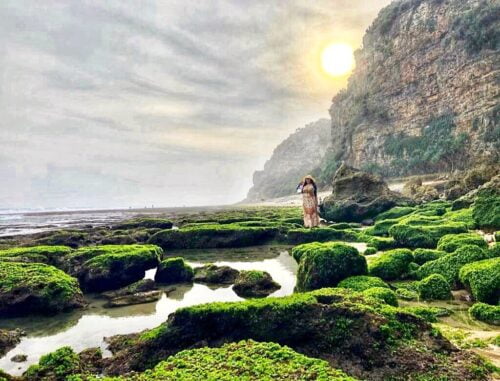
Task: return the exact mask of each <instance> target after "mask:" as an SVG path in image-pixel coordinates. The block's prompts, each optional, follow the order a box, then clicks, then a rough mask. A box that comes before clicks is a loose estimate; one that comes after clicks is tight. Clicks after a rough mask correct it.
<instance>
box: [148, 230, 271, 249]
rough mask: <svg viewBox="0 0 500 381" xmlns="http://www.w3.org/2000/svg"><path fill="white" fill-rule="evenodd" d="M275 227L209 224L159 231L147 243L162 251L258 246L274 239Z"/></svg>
mask: <svg viewBox="0 0 500 381" xmlns="http://www.w3.org/2000/svg"><path fill="white" fill-rule="evenodd" d="M278 232H279V231H278V229H277V228H276V227H248V226H239V225H237V224H225V225H218V224H211V225H200V226H191V227H187V228H181V229H175V230H161V231H159V232H158V233H156V234H153V235H152V236H151V238H149V240H148V243H150V244H154V245H158V246H160V247H162V248H163V249H204V248H217V247H243V246H253V245H260V244H264V243H266V242H269V241H270V240H272V239H274V238H275V237H276V235H277V234H278Z"/></svg>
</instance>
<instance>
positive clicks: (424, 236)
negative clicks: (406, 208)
mask: <svg viewBox="0 0 500 381" xmlns="http://www.w3.org/2000/svg"><path fill="white" fill-rule="evenodd" d="M466 231H467V227H466V226H465V225H464V224H462V223H459V222H454V223H452V222H448V223H446V224H439V225H411V224H408V223H399V224H396V225H393V226H392V227H391V228H390V229H389V235H390V236H391V237H393V238H394V240H395V241H396V242H397V243H398V244H399V245H401V246H403V247H409V248H417V247H422V248H435V247H436V245H437V243H438V241H439V239H440V238H441V237H442V236H444V235H446V234H457V233H465V232H466Z"/></svg>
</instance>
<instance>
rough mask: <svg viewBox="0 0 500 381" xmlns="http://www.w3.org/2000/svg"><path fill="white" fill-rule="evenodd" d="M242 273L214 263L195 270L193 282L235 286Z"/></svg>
mask: <svg viewBox="0 0 500 381" xmlns="http://www.w3.org/2000/svg"><path fill="white" fill-rule="evenodd" d="M239 273H240V272H239V271H238V270H235V269H233V268H231V267H229V266H216V265H214V264H212V263H209V264H207V265H204V266H201V267H196V268H195V269H194V277H193V282H201V283H210V284H233V283H234V281H235V280H236V278H237V277H238V274H239Z"/></svg>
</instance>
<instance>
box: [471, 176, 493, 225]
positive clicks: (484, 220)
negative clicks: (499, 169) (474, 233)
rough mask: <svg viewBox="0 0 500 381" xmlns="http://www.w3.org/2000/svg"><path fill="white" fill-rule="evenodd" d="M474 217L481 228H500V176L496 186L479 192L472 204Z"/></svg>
mask: <svg viewBox="0 0 500 381" xmlns="http://www.w3.org/2000/svg"><path fill="white" fill-rule="evenodd" d="M472 217H473V218H474V220H475V221H476V223H477V225H478V226H479V227H480V228H489V229H499V228H500V177H499V181H498V183H497V186H496V187H495V188H490V189H484V190H481V191H480V192H478V194H477V197H476V201H475V202H474V204H473V205H472Z"/></svg>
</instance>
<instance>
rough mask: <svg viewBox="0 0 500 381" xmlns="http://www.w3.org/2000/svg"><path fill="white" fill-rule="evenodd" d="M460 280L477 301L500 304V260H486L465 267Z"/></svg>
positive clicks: (460, 274)
mask: <svg viewBox="0 0 500 381" xmlns="http://www.w3.org/2000/svg"><path fill="white" fill-rule="evenodd" d="M459 279H460V282H461V283H462V284H463V285H464V286H465V287H466V288H467V289H468V290H470V292H471V294H472V296H473V297H474V299H475V300H477V301H479V302H485V303H490V304H499V303H500V258H491V259H484V260H482V261H478V262H472V263H469V264H468V265H465V266H463V267H462V268H461V269H460V272H459Z"/></svg>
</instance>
